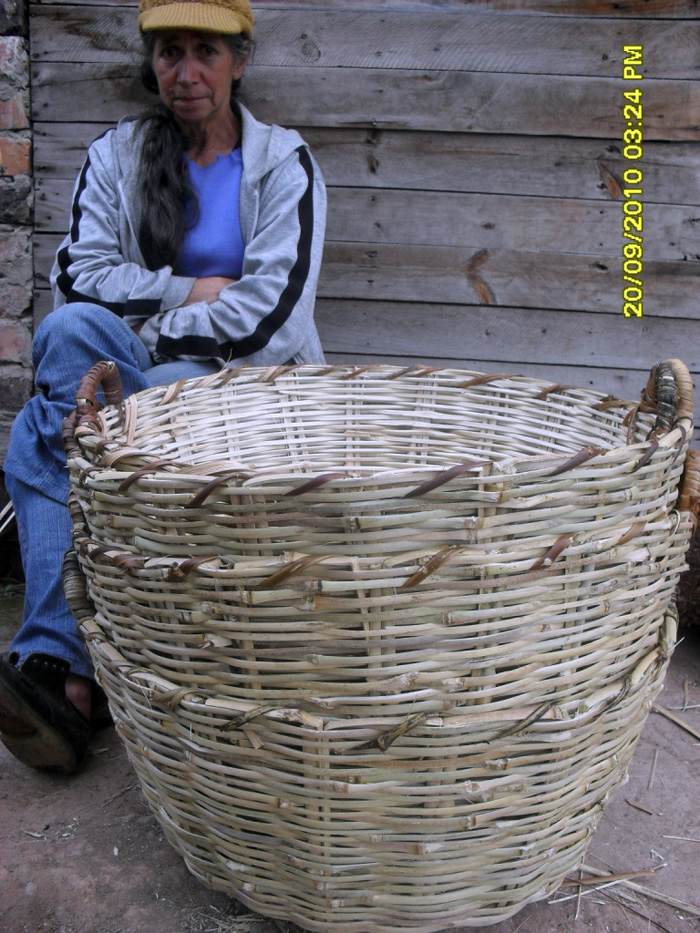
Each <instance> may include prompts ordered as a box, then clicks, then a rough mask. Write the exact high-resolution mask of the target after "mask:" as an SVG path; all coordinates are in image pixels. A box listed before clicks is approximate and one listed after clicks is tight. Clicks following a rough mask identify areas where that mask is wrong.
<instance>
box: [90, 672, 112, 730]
mask: <svg viewBox="0 0 700 933" xmlns="http://www.w3.org/2000/svg"><path fill="white" fill-rule="evenodd" d="M113 725H114V721H113V719H112V714H111V713H110V711H109V703H108V701H107V694H106V693H105V692H104V690H103V689H102V687H100V685H99V684H98V683H96V682H95V681H94V680H93V682H92V705H91V707H90V729H91V731H92V733H93V735H94V734H95V732H99V731H100V730H101V729H107V728H108V727H109V726H113Z"/></svg>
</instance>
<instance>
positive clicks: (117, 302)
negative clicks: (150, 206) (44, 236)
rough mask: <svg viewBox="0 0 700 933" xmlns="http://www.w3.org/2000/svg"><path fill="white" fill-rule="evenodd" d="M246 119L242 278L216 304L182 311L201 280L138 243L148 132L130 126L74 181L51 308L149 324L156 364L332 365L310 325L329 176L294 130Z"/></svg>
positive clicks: (244, 115) (102, 142) (94, 152)
mask: <svg viewBox="0 0 700 933" xmlns="http://www.w3.org/2000/svg"><path fill="white" fill-rule="evenodd" d="M239 112H240V116H241V119H242V160H243V175H242V179H241V190H240V206H239V214H240V225H241V233H242V235H243V242H244V244H245V254H244V258H243V272H242V275H241V278H240V280H239V281H237V282H234V283H233V284H231V285H228V286H226V288H224V289H223V290H222V292H221V293H220V295H219V299H218V300H217V301H215V302H212V303H211V304H207V303H206V302H198V303H196V304H192V305H187V306H186V307H182V302H183V301H185V300H186V298H187V296H188V295H189V293H190V290H191V289H192V286H193V284H194V281H195V280H194V279H193V278H189V277H185V276H178V275H175V274H174V272H173V270H172V268H171V267H170V266H165V267H163V268H162V269H159V270H157V271H155V272H153V271H150V270H149V269H147V268H146V262H145V260H144V257H143V255H142V253H141V250H140V249H139V245H138V242H137V237H136V231H137V230H138V223H139V209H138V194H137V187H136V186H137V167H138V160H139V155H140V148H141V144H140V139H139V129H138V124H137V123H136V122H135V121H133V120H123V121H122V122H121V123H119V124H118V126H116V127H115V128H113V129H111V130H108V131H107V133H105V134H104V135H103V136H101V137H100V138H99V139H97V140H96V141H95V142H94V143H93V144H92V145H91V146H90V148H89V150H88V155H87V158H86V161H85V164H84V165H83V168H82V171H81V173H80V175H79V177H78V180H77V182H76V187H75V190H74V192H73V201H72V207H71V224H70V230H69V233H68V235H67V236H66V238H65V239H64V240H63V242H62V244H61V246H60V247H59V249H58V253H57V255H56V261H55V263H54V267H53V270H52V272H51V286H52V288H53V293H54V307H59V306H61V305H63V304H67V303H71V302H78V301H87V302H91V303H92V304H99V305H102V306H103V307H105V308H108V309H110V310H111V311H114V312H115V314H118V315H119V316H120V317H123V318H124V319H125V320H126V321H127V323H135V322H136V321H144V323H143V326H142V328H141V331H140V337H141V339H142V340H143V342H144V344H145V345H146V348H147V349H148V351H149V352H150V354H151V356H152V357H153V359H154V361H155V362H164V361H166V360H170V359H186V360H198V359H216V360H218V361H219V362H220V363H221V364H222V365H223V364H225V363H231V362H234V363H235V362H243V361H245V362H246V363H249V364H251V365H256V366H258V365H259V366H267V365H274V364H279V363H286V362H288V361H294V362H299V363H319V362H323V352H322V350H321V344H320V341H319V338H318V333H317V331H316V327H315V324H314V321H313V310H314V301H315V296H316V283H317V279H318V273H319V268H320V265H321V255H322V251H323V237H324V230H325V218H326V192H325V186H324V183H323V178H322V176H321V172H320V169H319V168H318V166H317V165H316V163H315V161H314V159H313V158H312V156H311V154H310V153H309V150H308V149H307V147H306V145H305V143H304V141H303V140H302V138H301V137H300V136H299V134H298V133H296V132H295V131H294V130H285V129H282V128H281V127H279V126H266V125H265V124H262V123H260V122H258V121H257V120H255V119H254V118H253V116H252V115H251V114H250V112H249V111H248V110H246V109H245V108H244V107H239Z"/></svg>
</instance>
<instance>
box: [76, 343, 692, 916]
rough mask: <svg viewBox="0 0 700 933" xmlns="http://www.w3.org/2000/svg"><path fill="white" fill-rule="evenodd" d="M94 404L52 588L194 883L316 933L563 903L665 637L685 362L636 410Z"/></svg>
mask: <svg viewBox="0 0 700 933" xmlns="http://www.w3.org/2000/svg"><path fill="white" fill-rule="evenodd" d="M100 385H101V386H102V388H103V389H104V391H105V395H106V397H107V401H108V402H110V403H111V404H109V405H108V406H107V407H106V408H105V409H104V410H103V411H102V412H101V413H99V414H97V413H96V406H95V404H94V403H95V393H96V391H97V387H98V386H100ZM79 394H80V396H81V397H80V398H79V403H78V408H77V409H76V412H75V413H74V415H73V417H72V419H71V420H70V421H69V422H67V424H66V431H65V435H66V441H67V449H68V459H69V467H70V479H71V487H72V492H71V512H72V516H73V522H74V550H75V554H74V555H73V556H72V557H69V560H68V562H67V570H66V589H67V592H68V595H69V599H70V601H71V605H72V607H73V608H74V611H75V613H76V615H77V617H78V618H79V621H80V624H81V629H82V631H83V633H84V635H85V637H86V639H87V644H88V648H89V651H90V654H91V656H92V659H93V661H94V663H95V666H96V670H97V672H98V676H99V678H100V680H101V682H102V684H103V686H104V688H105V690H106V691H107V694H108V696H109V699H110V704H111V708H112V712H113V715H114V718H115V721H116V726H117V729H118V731H119V734H120V735H121V737H122V739H123V740H124V742H125V744H126V747H127V749H128V753H129V756H130V759H131V762H132V764H133V767H134V768H135V770H136V773H137V775H138V778H139V781H140V783H141V786H142V788H143V791H144V793H145V795H146V798H147V799H148V801H149V804H150V806H151V807H152V809H153V812H154V813H155V815H156V816H157V818H158V820H159V821H160V824H161V826H162V828H163V830H164V832H165V834H166V836H167V838H168V839H169V840H170V842H171V843H172V845H173V846H174V847H175V848H176V849H177V850H178V851H179V852H180V853H181V854H182V855H183V857H184V859H185V861H186V863H187V865H188V867H189V869H190V870H191V871H192V872H193V873H194V874H195V875H196V876H197V877H198V878H200V879H201V880H202V881H203V882H204V883H205V884H207V885H209V886H211V887H212V888H216V889H219V890H222V891H225V892H228V893H230V894H231V895H234V896H235V897H236V898H238V899H239V900H241V901H242V902H244V903H245V904H247V905H248V906H249V907H251V908H253V909H255V910H257V911H259V912H261V913H263V914H266V915H270V916H275V917H279V918H285V919H287V920H291V921H293V922H295V923H297V924H299V925H300V926H302V927H305V928H306V929H308V930H312V931H319V933H321V931H322V933H390V931H391V933H395V931H398V930H402V931H405V930H413V931H431V930H437V929H441V928H444V927H447V926H450V925H452V926H455V925H462V926H470V925H473V926H480V925H484V924H488V923H493V922H496V921H499V920H503V919H505V918H507V917H509V916H510V915H512V914H513V913H515V912H516V911H517V910H518V909H520V908H521V907H522V906H523V905H525V904H526V903H528V902H529V901H532V900H535V899H539V898H543V897H546V896H547V895H548V894H550V893H551V892H552V891H553V890H555V889H556V888H557V886H558V885H559V884H560V883H561V881H562V879H563V878H564V876H565V875H566V874H567V873H568V872H569V871H570V870H572V869H573V868H575V867H576V866H577V865H578V864H579V863H580V862H581V860H582V858H583V855H584V852H585V850H586V847H587V845H588V843H589V841H590V838H591V834H592V833H593V830H594V827H595V826H596V823H597V821H598V819H599V817H600V815H601V812H602V809H603V807H604V806H605V803H606V802H607V800H608V798H609V797H610V795H611V793H612V792H613V791H614V790H615V788H616V787H618V786H619V785H620V784H621V782H623V781H624V779H625V774H626V771H627V767H628V764H629V762H630V759H631V756H632V753H633V750H634V747H635V743H636V742H637V739H638V737H639V734H640V732H641V729H642V726H643V724H644V721H645V718H646V716H647V714H648V712H649V709H650V707H651V704H652V702H653V700H654V698H655V696H656V695H657V693H658V691H659V689H660V687H661V682H662V679H663V676H664V672H665V669H666V666H667V663H668V658H669V654H670V652H671V651H672V649H673V645H674V642H675V635H676V614H675V610H674V591H675V588H676V584H677V582H678V578H679V575H680V573H681V571H682V570H683V569H684V568H685V563H684V554H685V551H686V548H687V544H688V540H689V537H690V534H691V531H692V529H693V527H694V515H693V509H694V507H695V502H696V499H697V494H696V485H695V471H690V473H688V474H686V476H685V478H684V479H682V475H683V470H684V462H685V460H686V452H687V446H688V440H689V436H690V433H691V427H692V426H691V414H692V388H691V382H690V379H689V377H688V373H687V370H685V367H683V365H682V364H681V363H678V362H677V361H670V362H668V363H664V364H659V365H658V366H657V367H655V368H654V370H653V371H652V374H651V376H650V379H649V383H648V385H647V387H646V389H645V390H644V392H643V394H642V399H641V402H639V403H633V402H626V401H621V400H618V399H613V398H609V397H604V396H602V395H601V394H599V393H595V392H591V391H587V390H582V389H575V388H570V387H566V386H558V385H552V384H550V383H547V382H543V381H539V380H534V379H526V378H519V377H508V376H499V375H497V376H481V375H477V374H473V373H466V372H461V371H456V370H432V369H417V368H416V369H408V370H401V369H397V368H392V367H388V366H379V367H370V368H358V367H340V366H337V367H327V368H319V367H308V366H302V367H284V368H278V369H270V370H262V369H242V370H236V371H233V370H227V371H224V372H223V373H221V374H216V375H214V376H210V377H207V378H205V379H202V380H197V381H187V382H181V383H176V384H175V385H173V386H170V387H167V388H154V389H150V390H147V391H145V392H141V393H139V394H138V395H135V396H131V397H130V398H128V399H126V400H125V401H123V402H122V401H121V395H120V389H119V385H118V381H117V379H116V373H115V372H114V370H113V368H112V366H111V364H100V366H98V367H96V368H95V370H94V371H91V373H90V374H89V375H88V377H86V380H84V384H83V386H82V387H81V392H80V393H79ZM689 476H690V478H689ZM679 491H680V494H681V496H682V502H683V505H682V508H681V500H680V499H679ZM75 555H77V558H76V557H75ZM76 563H79V567H80V571H82V573H81V572H76V569H75V565H76ZM85 590H86V591H87V595H86V594H85Z"/></svg>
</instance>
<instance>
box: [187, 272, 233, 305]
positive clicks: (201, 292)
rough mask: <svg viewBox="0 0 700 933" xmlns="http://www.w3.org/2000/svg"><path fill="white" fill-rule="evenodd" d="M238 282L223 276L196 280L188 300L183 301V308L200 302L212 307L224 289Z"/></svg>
mask: <svg viewBox="0 0 700 933" xmlns="http://www.w3.org/2000/svg"><path fill="white" fill-rule="evenodd" d="M236 281H238V280H237V279H227V278H225V277H224V276H223V275H208V276H205V278H203V279H195V282H194V285H193V286H192V291H191V292H190V293H189V295H188V296H187V300H186V301H183V303H182V307H183V308H185V307H187V305H193V304H196V303H197V302H198V301H206V303H207V304H208V305H210V304H211V303H212V302H214V301H216V300H217V299H218V297H219V294H220V293H221V291H222V289H224V288H226V286H227V285H231V284H232V283H233V282H236Z"/></svg>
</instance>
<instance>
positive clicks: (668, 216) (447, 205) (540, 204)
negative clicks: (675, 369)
mask: <svg viewBox="0 0 700 933" xmlns="http://www.w3.org/2000/svg"><path fill="white" fill-rule="evenodd" d="M72 186H73V183H72V181H68V180H66V181H62V182H58V183H56V182H53V183H50V184H49V183H44V182H39V183H38V184H37V188H36V211H35V213H36V218H35V223H36V228H35V229H36V230H37V232H42V233H44V232H62V231H64V230H66V229H67V227H68V205H69V203H70V195H71V191H72ZM623 216H624V215H623V207H622V203H621V202H607V203H603V202H600V201H586V200H583V199H578V200H574V199H570V200H568V199H563V198H530V197H516V196H510V195H493V194H459V193H455V192H430V191H418V190H413V191H404V190H398V189H394V190H393V189H384V190H376V189H372V188H364V189H363V188H334V187H330V188H329V189H328V222H327V228H326V237H327V240H328V241H330V242H335V243H341V242H350V243H357V242H361V243H364V244H365V245H367V246H370V245H373V244H382V245H387V244H392V245H407V246H422V245H427V246H429V247H438V248H441V247H458V248H459V249H460V250H461V251H463V252H465V253H468V254H470V255H471V254H474V253H476V252H478V251H480V250H489V251H491V250H496V249H498V250H507V251H512V252H519V251H521V250H527V252H529V253H532V252H543V253H570V254H580V255H584V256H586V257H590V256H591V255H592V254H594V255H598V256H603V257H609V256H616V255H620V254H621V248H622V242H621V241H622V220H623ZM643 222H644V229H645V230H648V231H649V234H648V235H647V236H646V238H645V243H644V257H645V261H646V262H647V263H649V262H650V261H655V260H670V261H683V260H685V261H687V260H688V259H697V258H700V256H699V247H700V244H698V235H697V229H698V225H700V208H698V207H693V206H687V205H673V204H648V205H646V207H645V208H644V215H643Z"/></svg>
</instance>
